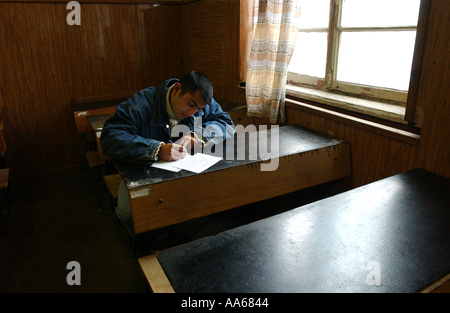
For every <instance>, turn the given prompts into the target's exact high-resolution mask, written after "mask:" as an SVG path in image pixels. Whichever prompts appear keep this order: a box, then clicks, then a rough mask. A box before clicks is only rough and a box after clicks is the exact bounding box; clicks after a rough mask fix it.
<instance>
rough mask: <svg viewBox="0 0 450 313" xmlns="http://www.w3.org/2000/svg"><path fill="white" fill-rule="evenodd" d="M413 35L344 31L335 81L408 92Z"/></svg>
mask: <svg viewBox="0 0 450 313" xmlns="http://www.w3.org/2000/svg"><path fill="white" fill-rule="evenodd" d="M415 38H416V32H415V31H401V32H344V33H342V35H341V39H340V47H339V60H338V69H337V80H338V81H342V82H350V83H356V84H362V85H370V86H378V87H385V88H392V89H397V90H408V87H409V80H410V75H411V65H412V59H413V53H414V45H415Z"/></svg>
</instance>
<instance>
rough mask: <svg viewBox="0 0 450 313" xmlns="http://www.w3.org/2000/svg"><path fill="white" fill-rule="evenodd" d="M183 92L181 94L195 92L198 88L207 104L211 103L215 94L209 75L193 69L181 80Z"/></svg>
mask: <svg viewBox="0 0 450 313" xmlns="http://www.w3.org/2000/svg"><path fill="white" fill-rule="evenodd" d="M180 84H181V93H180V96H182V95H184V94H186V93H190V94H192V93H194V92H196V91H197V90H198V91H199V92H200V95H201V96H202V98H203V101H205V102H206V104H211V99H212V96H213V87H212V84H211V81H210V80H209V78H208V76H206V75H205V74H203V73H201V72H196V71H192V72H190V73H187V74H186V75H184V76H183V78H182V79H181V80H180Z"/></svg>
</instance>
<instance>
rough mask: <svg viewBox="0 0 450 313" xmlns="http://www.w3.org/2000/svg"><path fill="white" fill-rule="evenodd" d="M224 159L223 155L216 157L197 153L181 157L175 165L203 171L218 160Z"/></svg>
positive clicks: (198, 171) (184, 168)
mask: <svg viewBox="0 0 450 313" xmlns="http://www.w3.org/2000/svg"><path fill="white" fill-rule="evenodd" d="M220 160H222V158H221V157H215V156H212V155H209V154H203V153H196V154H194V155H193V156H191V157H190V158H186V157H185V158H184V159H181V160H179V161H181V162H178V163H177V164H174V167H178V168H180V169H183V170H187V171H190V172H194V173H201V172H203V171H204V170H206V169H208V168H209V167H211V166H213V165H214V164H216V163H217V162H219V161H220Z"/></svg>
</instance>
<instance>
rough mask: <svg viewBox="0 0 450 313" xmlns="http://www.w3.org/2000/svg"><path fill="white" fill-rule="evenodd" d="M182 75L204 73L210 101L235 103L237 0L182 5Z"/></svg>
mask: <svg viewBox="0 0 450 313" xmlns="http://www.w3.org/2000/svg"><path fill="white" fill-rule="evenodd" d="M181 9H182V17H183V18H182V32H183V39H184V40H183V47H184V62H185V64H184V65H185V66H184V69H185V72H188V71H192V70H197V71H201V72H204V73H206V74H207V75H208V76H209V78H210V79H211V82H212V84H213V86H214V98H215V99H217V100H219V99H227V100H228V101H232V102H237V99H238V84H239V26H240V18H239V12H240V1H239V0H202V1H197V2H193V3H189V4H187V5H182V6H181Z"/></svg>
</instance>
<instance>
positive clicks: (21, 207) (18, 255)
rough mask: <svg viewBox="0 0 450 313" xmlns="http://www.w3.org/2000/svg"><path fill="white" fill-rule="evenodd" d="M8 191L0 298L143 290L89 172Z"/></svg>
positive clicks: (225, 217) (211, 225)
mask: <svg viewBox="0 0 450 313" xmlns="http://www.w3.org/2000/svg"><path fill="white" fill-rule="evenodd" d="M10 188H11V197H12V201H13V212H12V214H11V215H9V216H6V217H7V220H6V223H7V230H8V236H7V237H5V236H2V237H1V238H0V293H36V292H41V293H45V292H58V293H73V292H81V293H144V292H148V288H147V286H146V283H145V281H144V277H143V274H142V272H141V269H140V268H139V265H138V261H137V257H136V255H135V254H134V253H133V250H132V249H131V247H130V244H129V240H128V238H127V236H126V235H124V229H123V227H121V226H120V224H117V220H116V219H115V216H114V214H112V213H111V211H108V209H107V208H106V210H104V211H103V212H102V213H100V210H99V209H98V208H97V207H96V201H95V199H94V196H93V194H92V191H91V187H90V184H89V172H88V169H87V168H86V169H85V168H81V169H76V170H71V171H67V172H63V173H59V174H52V175H48V176H46V177H44V178H42V177H41V178H35V179H32V180H29V181H27V182H23V181H21V182H11V184H10ZM311 194H314V193H311V192H310V191H306V192H303V194H295V195H293V196H292V195H291V196H290V197H285V198H283V199H284V200H283V201H282V203H283V205H280V200H279V199H273V200H270V201H268V202H264V203H263V204H261V203H258V204H255V205H252V206H246V207H242V208H237V209H234V210H230V211H228V212H225V213H219V214H216V215H214V216H212V217H210V218H209V219H208V221H207V222H206V224H205V225H204V227H202V229H201V230H200V231H199V232H198V234H197V238H194V239H198V238H199V237H202V236H207V235H211V234H214V233H217V232H220V231H223V230H225V229H228V228H231V227H235V226H239V225H241V224H246V223H249V222H251V221H253V220H257V219H260V218H264V217H266V216H269V215H272V214H276V213H279V212H281V211H283V210H286V209H290V208H294V207H296V206H297V205H298V204H299V201H298V199H299V198H301V202H310V201H311V200H312V199H310V197H311ZM287 198H289V199H291V200H289V201H287V202H286V200H285V199H287ZM106 199H107V198H106ZM292 199H293V200H292ZM106 207H107V205H106ZM262 207H264V208H265V209H264V210H261V208H262ZM0 213H1V212H0ZM71 261H77V262H78V263H79V264H80V274H81V275H80V278H81V279H80V283H81V284H80V285H69V284H68V283H67V278H68V277H73V276H71V271H72V267H70V268H69V269H67V266H68V263H69V262H71Z"/></svg>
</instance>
